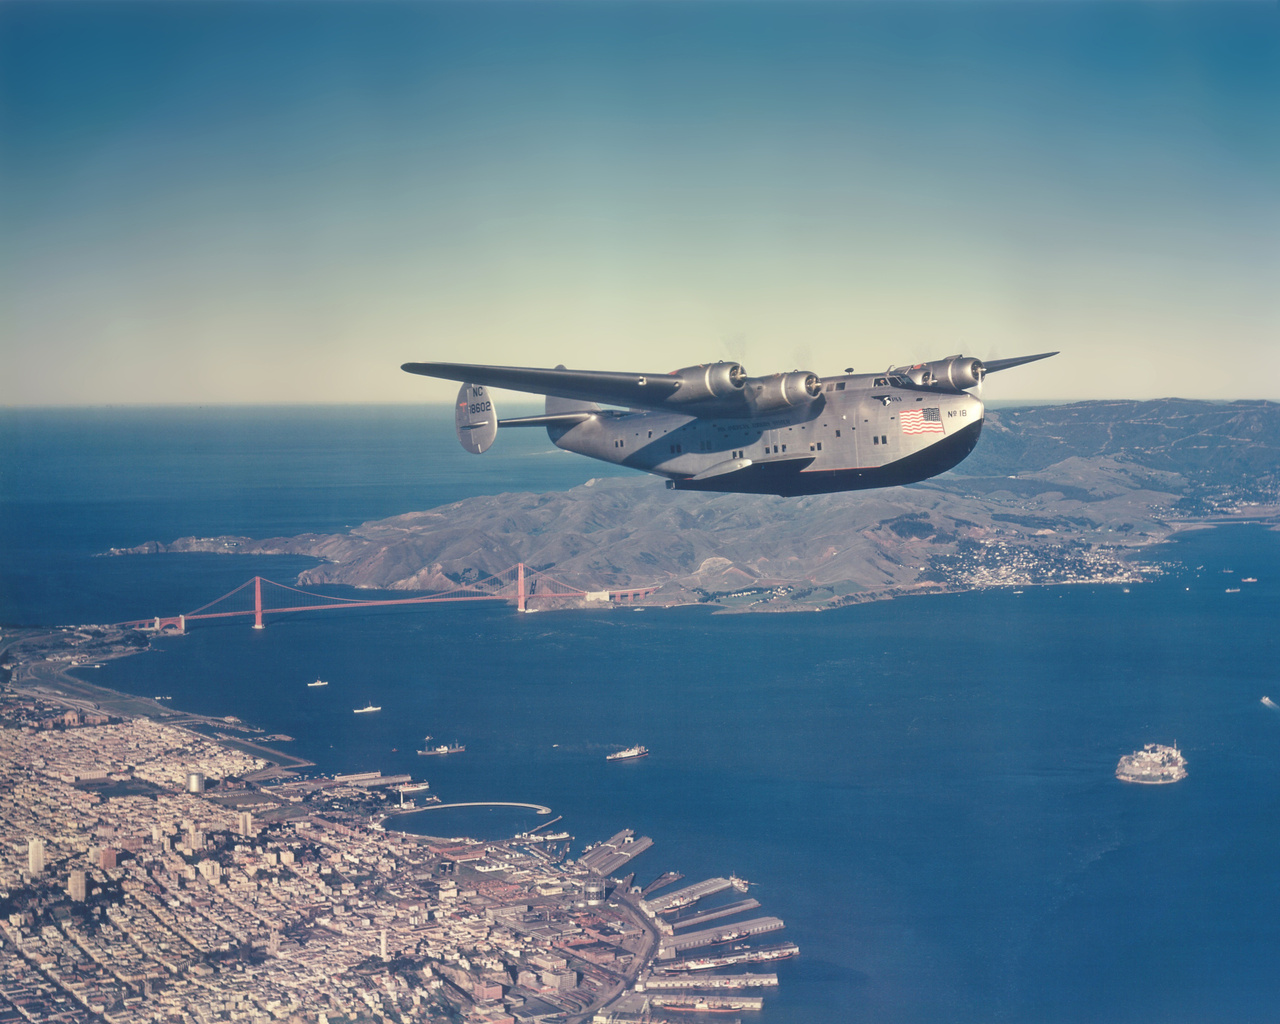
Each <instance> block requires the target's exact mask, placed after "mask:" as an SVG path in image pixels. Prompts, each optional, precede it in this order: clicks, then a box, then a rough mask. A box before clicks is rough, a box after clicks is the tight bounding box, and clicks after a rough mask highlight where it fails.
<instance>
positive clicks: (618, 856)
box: [578, 828, 653, 878]
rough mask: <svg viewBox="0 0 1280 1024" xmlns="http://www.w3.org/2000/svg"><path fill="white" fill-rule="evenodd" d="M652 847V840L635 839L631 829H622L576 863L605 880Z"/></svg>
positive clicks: (646, 837)
mask: <svg viewBox="0 0 1280 1024" xmlns="http://www.w3.org/2000/svg"><path fill="white" fill-rule="evenodd" d="M652 845H653V840H652V839H650V838H649V837H648V836H640V837H639V838H638V839H637V838H636V834H635V833H634V832H632V831H631V829H629V828H624V829H623V830H622V831H621V832H619V833H618V834H617V835H615V836H613V837H612V838H611V839H608V840H606V841H605V842H603V843H601V844H600V845H599V846H597V847H595V848H593V849H591V850H589V851H587V852H586V853H584V854H583V855H582V856H581V857H579V858H578V863H579V864H581V865H582V866H583V867H584V868H586V869H587V870H588V871H590V872H591V873H592V874H596V875H600V876H601V877H602V878H606V877H608V876H609V875H612V874H613V873H614V872H616V871H617V870H618V869H619V868H621V867H625V866H626V865H627V864H628V863H630V862H631V860H632V859H634V858H636V857H638V856H640V854H642V853H644V851H645V850H647V849H649V847H651V846H652Z"/></svg>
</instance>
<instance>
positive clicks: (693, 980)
mask: <svg viewBox="0 0 1280 1024" xmlns="http://www.w3.org/2000/svg"><path fill="white" fill-rule="evenodd" d="M777 987H778V976H777V975H776V974H693V975H687V974H686V975H655V976H653V977H649V978H645V979H644V980H643V981H641V982H639V983H637V985H636V991H637V992H646V991H648V992H663V991H665V992H675V991H679V990H681V989H686V988H720V989H725V988H777Z"/></svg>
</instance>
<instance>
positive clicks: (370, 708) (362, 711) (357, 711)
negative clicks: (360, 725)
mask: <svg viewBox="0 0 1280 1024" xmlns="http://www.w3.org/2000/svg"><path fill="white" fill-rule="evenodd" d="M351 710H352V712H353V713H354V714H357V715H367V714H368V713H369V712H370V711H381V710H382V707H381V706H378V707H375V706H374V705H372V704H366V705H365V706H364V707H362V708H352V709H351Z"/></svg>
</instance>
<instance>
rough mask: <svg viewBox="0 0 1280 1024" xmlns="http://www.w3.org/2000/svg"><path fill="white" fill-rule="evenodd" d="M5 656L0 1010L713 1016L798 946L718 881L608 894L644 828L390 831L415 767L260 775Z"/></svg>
mask: <svg viewBox="0 0 1280 1024" xmlns="http://www.w3.org/2000/svg"><path fill="white" fill-rule="evenodd" d="M45 667H47V666H45ZM14 668H16V669H17V671H16V672H15V671H12V670H13V669H14ZM31 668H32V666H30V665H24V664H22V663H19V664H18V665H16V666H14V665H12V664H10V666H9V669H10V672H9V675H10V678H9V680H8V684H7V685H6V686H4V687H3V688H0V748H2V749H3V751H4V757H3V758H2V759H0V841H2V842H3V850H4V854H3V856H0V949H2V950H3V952H2V953H0V1020H4V1021H30V1022H32V1024H35V1022H40V1024H72V1022H75V1024H79V1022H91V1021H92V1022H106V1024H161V1022H163V1024H177V1022H181V1024H211V1022H213V1021H255V1022H265V1021H273V1020H279V1021H289V1022H301V1021H307V1022H312V1024H338V1022H345V1021H358V1020H370V1021H375V1020H376V1021H398V1022H407V1021H423V1022H428V1021H429V1022H435V1021H440V1022H444V1021H465V1022H471V1024H500V1022H506V1024H515V1022H534V1021H550V1022H566V1024H568V1022H586V1021H592V1022H600V1024H603V1022H626V1021H641V1020H643V1021H661V1020H666V1019H680V1020H691V1019H694V1020H696V1019H698V1018H697V1017H696V1014H697V1013H700V1012H714V1013H716V1014H717V1019H725V1018H724V1016H723V1014H725V1013H729V1014H732V1013H734V1012H736V1011H741V1010H753V1009H759V1008H760V1007H761V1005H762V999H763V997H762V996H761V994H760V993H761V992H764V991H767V990H769V989H771V988H773V987H774V986H776V985H777V983H778V979H777V974H776V973H774V972H773V971H772V970H771V969H770V967H771V965H772V964H773V963H774V962H775V961H778V960H783V959H787V958H789V957H791V956H794V955H795V954H796V953H797V952H798V950H797V949H796V947H795V946H794V945H792V944H790V943H785V942H779V941H778V933H779V932H780V931H781V929H782V927H783V923H782V921H780V920H779V919H778V918H776V917H769V916H752V915H751V912H752V911H753V910H755V909H756V908H758V907H759V903H758V902H757V901H756V900H754V899H739V898H737V896H738V895H740V894H741V890H745V885H744V884H743V883H742V882H741V881H740V880H738V879H735V878H732V877H729V878H720V879H709V880H707V881H705V882H701V883H696V884H694V885H690V886H686V887H684V888H681V889H676V890H672V889H671V886H673V885H674V884H675V883H676V882H677V881H679V878H680V876H679V875H678V874H675V873H671V872H668V873H666V874H664V875H662V876H660V877H659V878H657V879H655V880H654V881H653V882H652V883H651V884H649V885H648V886H646V887H644V888H640V887H639V886H636V885H634V884H633V882H634V879H635V875H634V871H633V868H632V861H633V860H634V859H635V858H636V857H637V856H639V855H640V854H641V853H643V852H644V851H645V850H646V849H648V848H649V847H650V846H651V845H652V841H651V840H650V839H649V838H648V837H644V836H635V835H634V834H633V833H631V832H630V831H623V832H620V833H618V834H617V835H615V836H613V837H611V838H609V839H607V840H605V841H603V842H599V843H596V844H594V845H592V846H589V847H587V848H586V849H585V850H584V851H582V852H581V853H580V854H579V855H578V856H577V858H576V859H572V858H570V856H569V853H570V847H569V843H568V840H570V839H571V838H572V837H570V836H568V835H567V834H565V833H551V832H549V831H546V830H545V828H538V829H533V830H531V831H530V832H528V833H524V834H522V835H519V836H515V837H513V838H511V839H509V840H504V841H497V842H480V841H476V840H468V839H436V838H431V837H427V836H418V835H412V834H408V833H403V832H398V831H395V830H394V828H393V827H389V826H394V824H395V815H396V814H397V813H401V811H402V807H403V805H405V804H406V803H412V802H413V801H414V800H416V801H417V802H418V803H419V804H421V803H423V802H425V801H426V800H429V799H434V798H433V797H427V796H426V795H425V790H426V788H427V787H426V786H425V785H424V784H423V783H412V784H410V783H406V781H405V780H404V779H401V778H399V777H395V776H383V775H381V774H380V773H378V772H367V773H361V774H359V775H347V776H341V775H339V776H324V775H320V774H318V773H315V772H308V771H306V770H305V769H303V770H298V769H297V768H295V769H293V770H290V769H286V768H284V767H281V765H280V764H279V760H282V759H274V760H275V762H276V763H273V761H272V760H269V759H268V756H267V755H269V754H270V753H271V752H270V751H268V750H267V749H266V748H263V747H260V746H255V745H253V744H245V743H243V742H240V741H238V740H236V739H235V738H234V737H222V738H219V737H213V736H209V735H205V734H204V733H202V732H201V731H199V730H198V729H195V728H192V727H190V726H189V725H178V724H174V721H176V720H180V719H181V718H182V716H181V714H180V713H171V715H172V719H156V718H152V717H148V716H140V715H134V714H127V713H126V714H121V713H119V710H120V709H119V707H118V706H112V707H104V706H102V705H100V704H99V705H96V706H95V705H92V704H90V703H88V702H86V700H85V697H84V695H83V694H75V695H72V696H67V695H65V694H64V693H62V692H61V690H60V689H59V688H55V687H53V686H49V685H47V683H48V681H49V677H47V676H42V675H41V674H40V673H39V672H32V671H30V670H31ZM59 678H63V679H66V678H70V677H65V676H60V677H59ZM95 692H96V694H97V695H99V696H101V695H103V694H107V693H110V691H101V690H98V691H95ZM116 696H117V697H118V699H119V700H120V701H123V702H129V701H133V700H137V698H129V697H126V696H125V695H116ZM239 725H240V726H241V727H242V728H251V727H247V726H244V724H243V723H239ZM406 793H412V794H413V796H412V799H411V800H410V801H406V800H405V796H406ZM549 824H551V822H550V821H549V822H548V825H549ZM735 889H736V890H739V892H738V893H735ZM719 894H725V895H726V896H728V897H730V898H731V899H732V902H729V903H719V904H715V903H714V899H715V897H717V896H718V895H719ZM709 900H710V901H713V905H711V906H708V905H707V902H706V901H709ZM691 1013H692V1014H694V1015H695V1016H692V1017H691V1016H690V1014H691ZM668 1014H670V1015H672V1016H668ZM729 1019H733V1018H732V1017H730V1018H729Z"/></svg>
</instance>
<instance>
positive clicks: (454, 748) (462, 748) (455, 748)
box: [418, 736, 467, 757]
mask: <svg viewBox="0 0 1280 1024" xmlns="http://www.w3.org/2000/svg"><path fill="white" fill-rule="evenodd" d="M427 738H428V739H430V738H431V737H429V736H428V737H427ZM466 749H467V747H466V744H465V743H453V744H441V745H440V746H438V747H431V748H430V749H428V750H419V751H418V753H419V754H421V755H422V756H423V757H430V756H431V755H432V754H462V753H465V752H466Z"/></svg>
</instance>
